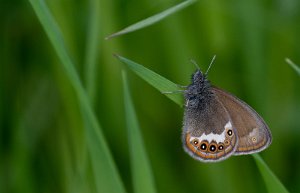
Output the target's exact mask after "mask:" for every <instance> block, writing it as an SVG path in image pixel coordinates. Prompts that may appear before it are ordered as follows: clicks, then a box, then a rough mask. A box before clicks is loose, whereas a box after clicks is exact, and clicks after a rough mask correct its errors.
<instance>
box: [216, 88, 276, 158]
mask: <svg viewBox="0 0 300 193" xmlns="http://www.w3.org/2000/svg"><path fill="white" fill-rule="evenodd" d="M212 90H213V92H214V93H215V94H216V96H217V97H218V99H219V101H220V102H221V103H222V105H223V106H224V107H225V108H226V110H227V112H228V113H229V115H230V118H231V120H232V125H233V127H234V128H236V131H237V134H238V147H237V149H236V151H235V153H234V154H235V155H239V154H250V153H255V152H259V151H262V150H264V149H265V148H267V147H268V146H269V145H270V143H271V141H272V137H271V132H270V130H269V128H268V126H267V125H266V123H265V122H264V120H263V119H262V118H261V117H260V116H259V115H258V113H256V112H255V110H253V109H252V108H251V107H250V106H249V105H247V104H246V103H245V102H243V101H241V100H240V99H238V98H237V97H235V96H233V95H232V94H230V93H228V92H226V91H223V90H221V89H219V88H216V87H213V88H212Z"/></svg>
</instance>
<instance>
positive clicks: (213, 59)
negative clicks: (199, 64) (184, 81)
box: [205, 55, 216, 75]
mask: <svg viewBox="0 0 300 193" xmlns="http://www.w3.org/2000/svg"><path fill="white" fill-rule="evenodd" d="M215 59H216V55H214V56H213V58H212V59H211V62H210V64H209V66H208V68H207V70H206V72H205V75H207V73H208V72H209V69H210V67H211V65H212V64H213V63H214V61H215Z"/></svg>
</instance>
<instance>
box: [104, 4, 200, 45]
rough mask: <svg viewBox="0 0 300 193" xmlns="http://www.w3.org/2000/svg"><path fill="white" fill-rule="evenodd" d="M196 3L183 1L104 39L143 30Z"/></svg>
mask: <svg viewBox="0 0 300 193" xmlns="http://www.w3.org/2000/svg"><path fill="white" fill-rule="evenodd" d="M196 1H197V0H187V1H184V2H182V3H179V4H178V5H175V6H174V7H171V8H169V9H167V10H165V11H162V12H160V13H158V14H156V15H153V16H151V17H148V18H146V19H144V20H142V21H139V22H137V23H135V24H132V25H130V26H128V27H126V28H124V29H123V30H121V31H118V32H116V33H113V34H111V35H109V36H108V37H106V38H105V39H110V38H113V37H117V36H120V35H123V34H127V33H130V32H133V31H136V30H139V29H142V28H145V27H147V26H149V25H152V24H155V23H157V22H159V21H160V20H162V19H164V18H165V17H168V16H169V15H171V14H173V13H176V12H178V11H180V10H181V9H184V8H185V7H187V6H189V5H191V4H193V3H195V2H196Z"/></svg>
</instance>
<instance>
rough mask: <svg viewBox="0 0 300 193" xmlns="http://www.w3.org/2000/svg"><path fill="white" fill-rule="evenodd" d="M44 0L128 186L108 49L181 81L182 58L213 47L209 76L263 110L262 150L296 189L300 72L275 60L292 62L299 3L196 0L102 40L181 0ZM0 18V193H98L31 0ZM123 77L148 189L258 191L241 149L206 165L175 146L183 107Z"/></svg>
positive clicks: (116, 83)
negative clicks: (267, 133)
mask: <svg viewBox="0 0 300 193" xmlns="http://www.w3.org/2000/svg"><path fill="white" fill-rule="evenodd" d="M46 3H47V5H48V6H49V7H50V10H51V13H52V14H53V15H54V17H55V19H56V21H57V23H58V25H59V27H60V28H61V29H62V33H63V37H64V41H65V43H66V45H67V48H68V52H69V54H70V55H71V58H72V61H73V63H74V64H75V65H76V70H77V72H78V74H79V75H80V79H81V80H82V82H83V85H85V87H86V88H87V89H88V93H89V96H90V99H91V103H92V106H93V110H94V111H95V113H96V115H97V119H98V120H99V122H100V123H101V126H102V129H103V133H104V136H105V138H106V141H107V142H108V145H109V148H110V150H111V152H112V155H113V158H114V160H115V162H116V165H117V167H118V169H119V171H120V174H121V178H122V180H123V182H124V184H125V187H126V189H127V190H128V192H132V190H133V187H132V185H131V184H132V182H131V169H130V161H129V157H130V155H129V150H128V141H127V131H126V123H125V114H124V107H123V106H124V105H123V94H122V81H121V69H122V68H123V67H122V65H121V64H120V62H119V61H117V60H116V59H115V58H114V57H113V53H119V54H121V55H122V56H126V57H127V58H131V59H132V60H134V61H137V62H138V63H140V64H143V65H145V66H146V67H147V68H149V69H152V70H153V71H155V72H157V73H158V74H161V75H163V76H164V77H166V78H168V79H169V80H172V81H173V82H175V83H178V84H182V85H186V84H188V83H189V81H190V75H191V73H192V72H193V71H194V70H195V67H194V66H193V65H192V64H191V63H190V62H189V59H190V58H193V59H195V60H196V61H197V62H198V64H199V65H200V67H201V68H202V69H206V68H207V66H208V64H209V62H210V60H211V57H212V56H213V55H214V54H216V55H217V59H216V62H215V63H214V65H213V66H212V68H211V70H210V73H209V78H210V80H211V81H212V83H213V84H215V85H217V86H219V87H221V88H224V89H225V90H228V91H230V92H232V93H234V94H235V95H237V96H238V97H239V98H241V99H243V100H245V101H246V102H247V103H248V104H250V105H251V106H252V107H254V108H255V109H256V110H257V111H258V112H259V113H260V114H261V115H262V117H264V119H265V121H266V122H267V123H268V125H269V127H270V128H271V130H272V134H273V143H272V145H271V146H270V147H269V148H268V149H267V150H265V151H264V152H262V153H261V155H262V157H263V158H264V160H265V162H266V163H267V164H268V166H269V167H270V168H271V169H272V171H273V172H274V173H275V175H276V176H277V177H278V178H279V179H280V180H281V182H282V183H283V184H284V185H285V186H286V187H287V189H288V190H290V191H291V192H300V185H299V183H298V182H299V180H300V154H299V150H298V147H299V145H298V143H297V142H298V141H299V139H300V120H299V116H300V101H299V97H300V79H299V76H298V75H297V74H296V73H295V72H294V71H293V69H292V68H291V67H290V66H289V65H287V63H286V62H285V61H284V59H285V58H286V57H288V58H290V59H291V60H292V61H294V62H295V63H296V64H299V63H300V62H299V61H300V54H299V53H300V40H299V37H298V36H299V35H298V34H300V26H299V21H300V2H299V1H298V0H278V1H259V0H252V1H250V0H241V1H232V0H230V1H218V0H210V1H208V0H203V1H198V2H197V3H196V4H194V5H192V6H190V7H188V8H185V9H184V10H182V11H180V12H178V13H176V14H173V15H172V16H169V17H168V18H166V19H164V20H163V21H161V22H159V23H157V24H155V25H152V26H150V27H148V28H145V29H142V30H140V31H136V32H133V33H131V34H126V35H124V36H121V37H117V38H114V39H110V40H104V38H105V37H107V36H108V35H110V34H112V33H114V32H116V31H118V30H120V29H123V28H124V27H126V26H129V25H130V24H133V23H135V22H137V21H139V20H142V19H144V18H146V17H149V16H151V15H153V14H156V13H158V12H161V11H163V10H165V9H167V8H169V7H171V6H173V5H175V4H177V3H179V1H171V0H164V1H150V0H144V1H131V0H127V1H126V0H114V1H110V0H103V1H96V0H90V1H76V2H75V1H64V0H61V1H58V0H51V1H49V0H48V1H46ZM0 16H1V17H0V24H1V26H2V27H1V30H0V59H1V64H0V109H1V110H0V192H9V193H10V192H12V193H14V192H24V193H26V192H45V193H47V192H57V193H59V192H96V191H97V189H96V184H95V181H94V180H93V179H94V177H93V176H94V174H93V172H94V171H93V167H92V163H91V160H90V159H91V158H90V157H89V156H87V155H88V154H89V152H87V142H86V137H85V129H84V119H83V118H82V112H81V109H80V108H81V107H80V104H79V103H78V99H77V94H76V91H75V90H74V88H73V87H72V86H71V83H70V81H69V79H68V77H67V76H66V74H65V72H64V71H63V69H62V67H61V66H62V65H61V61H60V60H59V59H58V57H57V55H56V53H55V51H54V49H53V47H52V45H51V44H50V42H49V39H48V37H47V36H46V33H45V31H44V29H43V28H42V26H41V24H40V22H39V21H38V19H37V17H36V15H35V13H34V11H33V9H32V7H31V5H30V3H29V1H17V0H3V1H1V2H0ZM95 18H96V19H95ZM95 25H98V26H95ZM95 34H96V35H95ZM92 36H93V37H94V38H92V40H93V41H91V40H90V38H91V37H92ZM93 43H95V45H93ZM95 49H96V50H97V51H96V52H95V53H91V51H89V50H95ZM88 58H92V59H93V58H94V60H90V59H88ZM93 63H94V65H93ZM128 78H129V83H130V87H131V92H132V97H133V103H134V106H135V109H136V113H137V117H138V120H139V123H140V128H141V130H142V133H143V136H144V143H145V148H146V150H147V153H148V157H149V160H150V162H151V166H152V167H151V168H152V170H153V173H154V179H155V184H156V187H157V190H158V192H174V193H182V192H231V193H234V192H245V193H247V192H266V187H265V185H264V183H263V180H262V177H261V176H260V173H259V171H258V169H257V167H256V166H255V162H254V161H253V159H252V157H251V156H237V157H232V158H230V159H228V160H226V161H224V162H220V163H216V164H204V163H200V162H197V161H195V160H193V159H192V158H190V156H188V155H187V154H185V153H184V151H183V149H182V147H181V139H180V135H181V125H182V113H183V110H182V109H181V108H178V106H177V105H175V104H174V103H172V102H171V101H170V100H168V99H167V98H166V97H165V96H164V95H162V94H161V93H159V92H157V91H156V90H155V89H153V88H152V87H151V86H149V85H148V84H147V83H145V82H144V81H143V80H141V79H140V78H139V77H137V76H136V75H135V74H133V73H128ZM82 170H84V171H85V172H84V175H80V174H81V173H82Z"/></svg>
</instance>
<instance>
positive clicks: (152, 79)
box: [115, 55, 183, 106]
mask: <svg viewBox="0 0 300 193" xmlns="http://www.w3.org/2000/svg"><path fill="white" fill-rule="evenodd" d="M115 56H116V57H117V58H118V59H119V60H120V61H121V62H123V63H124V64H126V66H127V67H128V68H129V69H130V70H132V71H133V72H134V73H136V74H137V75H138V76H140V77H141V78H142V79H144V80H145V81H146V82H148V83H149V84H150V85H152V86H153V87H154V88H156V89H157V90H159V91H160V92H169V91H171V92H172V91H178V90H179V88H178V86H177V84H175V83H173V82H171V81H170V80H168V79H166V78H164V77H162V76H161V75H159V74H157V73H155V72H153V71H151V70H149V69H148V68H145V67H144V66H142V65H140V64H138V63H136V62H133V61H131V60H128V59H127V58H124V57H122V56H119V55H115ZM166 96H167V97H168V98H170V99H171V100H172V101H174V102H175V103H176V104H178V105H180V106H182V105H183V97H182V94H181V93H175V94H166Z"/></svg>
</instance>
